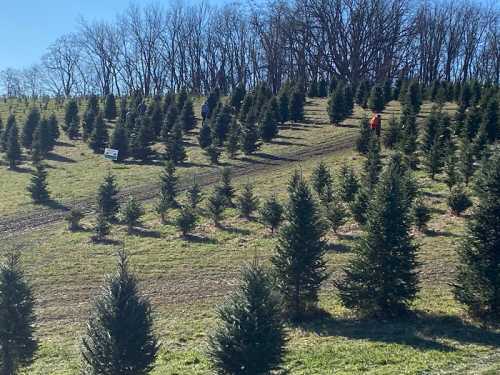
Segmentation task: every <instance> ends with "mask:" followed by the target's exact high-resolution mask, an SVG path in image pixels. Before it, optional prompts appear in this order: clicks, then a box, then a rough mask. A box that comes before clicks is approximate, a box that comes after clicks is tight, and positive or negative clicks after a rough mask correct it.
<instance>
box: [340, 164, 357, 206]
mask: <svg viewBox="0 0 500 375" xmlns="http://www.w3.org/2000/svg"><path fill="white" fill-rule="evenodd" d="M358 190H359V182H358V178H357V177H356V174H355V173H354V170H353V169H352V168H351V167H350V166H348V165H347V164H344V165H342V167H341V168H340V172H339V196H340V199H342V201H344V202H347V203H351V202H353V201H354V199H355V197H356V193H357V192H358Z"/></svg>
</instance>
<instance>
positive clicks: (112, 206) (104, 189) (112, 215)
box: [97, 173, 120, 221]
mask: <svg viewBox="0 0 500 375" xmlns="http://www.w3.org/2000/svg"><path fill="white" fill-rule="evenodd" d="M117 195H118V188H117V186H116V182H115V176H113V175H112V174H110V173H108V174H107V175H106V177H104V181H103V182H102V184H101V185H100V186H99V190H98V192H97V207H98V211H99V212H100V213H102V215H103V216H104V218H105V219H106V220H108V221H113V220H115V219H116V214H117V213H118V209H119V207H120V206H119V203H118V197H117Z"/></svg>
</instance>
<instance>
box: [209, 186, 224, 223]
mask: <svg viewBox="0 0 500 375" xmlns="http://www.w3.org/2000/svg"><path fill="white" fill-rule="evenodd" d="M225 205H226V198H225V197H223V196H222V194H221V193H220V190H219V189H215V190H214V192H213V193H212V195H211V196H210V197H208V200H207V214H208V216H209V217H210V218H211V219H212V220H213V222H214V225H215V226H216V227H218V226H220V221H221V220H222V216H223V214H224V208H225Z"/></svg>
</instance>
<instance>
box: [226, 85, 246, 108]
mask: <svg viewBox="0 0 500 375" xmlns="http://www.w3.org/2000/svg"><path fill="white" fill-rule="evenodd" d="M245 95H246V90H245V85H244V84H242V83H240V84H239V85H238V86H236V87H235V88H234V90H233V92H232V93H231V99H230V101H229V103H230V104H231V107H233V108H234V110H235V112H236V113H238V112H239V111H240V108H241V104H242V102H243V99H244V98H245Z"/></svg>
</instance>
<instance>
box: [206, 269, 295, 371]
mask: <svg viewBox="0 0 500 375" xmlns="http://www.w3.org/2000/svg"><path fill="white" fill-rule="evenodd" d="M217 315H218V325H217V327H216V329H215V330H214V332H213V333H212V334H211V335H210V337H209V350H208V355H209V358H210V360H211V361H212V363H213V366H214V368H215V371H216V372H217V373H219V374H233V375H265V374H269V373H271V371H272V370H275V369H278V368H279V365H280V364H281V362H282V357H283V354H284V351H285V342H286V336H285V330H284V325H283V322H282V320H281V315H280V308H279V301H278V300H277V299H276V296H275V295H274V293H273V290H272V287H271V282H270V280H269V277H268V276H267V274H266V272H265V271H264V270H263V268H262V267H260V266H259V265H257V264H256V263H255V262H254V263H253V264H251V265H248V266H246V267H245V268H243V269H242V271H241V281H240V284H239V286H238V288H237V290H236V291H235V292H234V293H233V294H232V295H231V296H230V297H229V299H228V300H227V301H226V302H225V303H224V304H223V305H222V306H221V307H220V308H219V309H218V311H217Z"/></svg>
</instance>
